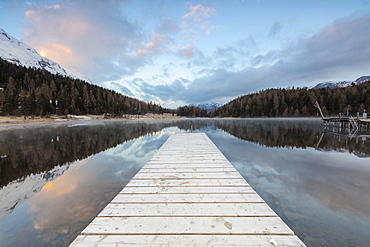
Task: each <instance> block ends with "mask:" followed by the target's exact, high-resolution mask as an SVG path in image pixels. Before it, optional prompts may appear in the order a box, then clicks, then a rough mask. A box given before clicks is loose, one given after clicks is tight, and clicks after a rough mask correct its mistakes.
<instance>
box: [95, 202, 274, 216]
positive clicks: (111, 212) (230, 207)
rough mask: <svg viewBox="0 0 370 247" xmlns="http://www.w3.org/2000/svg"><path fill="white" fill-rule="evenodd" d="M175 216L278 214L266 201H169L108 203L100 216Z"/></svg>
mask: <svg viewBox="0 0 370 247" xmlns="http://www.w3.org/2000/svg"><path fill="white" fill-rule="evenodd" d="M102 216H104V217H107V216H110V217H132V216H157V217H158V216H173V217H185V216H192V217H207V216H208V217H209V216H216V217H224V216H229V217H240V216H245V217H250V216H266V217H267V216H269V217H273V216H275V217H277V214H276V213H275V212H274V211H273V210H272V209H271V208H270V207H269V206H268V205H267V204H265V203H227V204H225V203H185V204H184V203H168V204H163V203H159V204H151V205H150V206H149V207H148V205H147V204H142V203H135V204H108V206H107V207H105V208H104V210H103V211H102V212H101V213H100V214H99V215H98V217H102Z"/></svg>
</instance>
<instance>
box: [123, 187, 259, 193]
mask: <svg viewBox="0 0 370 247" xmlns="http://www.w3.org/2000/svg"><path fill="white" fill-rule="evenodd" d="M120 193H121V194H133V193H135V194H225V193H226V194H242V193H248V194H250V193H256V192H255V191H254V189H253V188H252V187H185V186H180V187H130V186H129V187H125V188H123V189H122V190H121V191H120Z"/></svg>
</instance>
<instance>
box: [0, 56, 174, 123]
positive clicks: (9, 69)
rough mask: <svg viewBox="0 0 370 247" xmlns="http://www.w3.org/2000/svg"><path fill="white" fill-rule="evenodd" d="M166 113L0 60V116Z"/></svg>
mask: <svg viewBox="0 0 370 247" xmlns="http://www.w3.org/2000/svg"><path fill="white" fill-rule="evenodd" d="M169 112H172V111H171V110H169V109H165V108H162V107H161V106H160V105H158V104H155V103H153V102H144V101H141V100H138V99H134V98H131V97H128V96H125V95H122V94H119V93H117V92H114V91H112V90H108V89H105V88H103V87H100V86H97V85H92V84H89V83H87V82H85V81H81V80H75V79H71V78H69V77H62V76H59V75H54V74H51V73H49V72H48V71H45V70H39V69H33V68H25V67H22V66H18V65H14V64H12V63H9V62H7V61H5V60H3V59H0V115H24V116H29V115H37V116H48V115H51V114H58V115H67V114H96V115H99V114H103V113H109V114H110V115H112V116H122V115H124V114H133V115H141V114H145V113H156V114H162V113H169Z"/></svg>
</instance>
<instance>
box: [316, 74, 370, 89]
mask: <svg viewBox="0 0 370 247" xmlns="http://www.w3.org/2000/svg"><path fill="white" fill-rule="evenodd" d="M367 81H370V76H361V77H359V78H357V79H356V80H355V81H337V82H335V81H326V82H322V83H319V84H317V85H316V86H314V87H312V88H326V87H328V88H331V89H333V88H336V87H349V86H351V85H352V83H355V84H356V85H358V84H361V83H364V82H367Z"/></svg>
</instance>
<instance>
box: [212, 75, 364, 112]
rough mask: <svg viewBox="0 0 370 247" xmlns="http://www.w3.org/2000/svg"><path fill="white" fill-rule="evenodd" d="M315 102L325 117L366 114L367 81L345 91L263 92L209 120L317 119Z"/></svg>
mask: <svg viewBox="0 0 370 247" xmlns="http://www.w3.org/2000/svg"><path fill="white" fill-rule="evenodd" d="M316 101H318V102H319V104H320V106H321V108H322V111H323V113H324V115H325V116H336V115H338V114H339V113H342V114H347V111H348V113H349V114H350V115H353V116H356V115H357V112H359V113H360V114H362V113H363V112H364V110H365V111H366V112H369V111H370V81H367V82H365V83H361V84H359V85H355V84H354V83H353V84H352V86H349V87H345V88H340V87H337V88H334V89H330V88H313V89H308V88H306V87H304V88H297V89H294V88H293V89H284V88H283V89H267V90H262V91H259V92H257V93H253V94H248V95H244V96H240V97H238V98H236V99H234V100H232V101H230V102H229V103H227V104H225V105H223V106H221V107H220V108H218V109H217V110H215V111H213V112H211V113H210V114H209V115H210V117H310V116H317V115H318V110H317V108H315V106H314V104H315V102H316Z"/></svg>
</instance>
